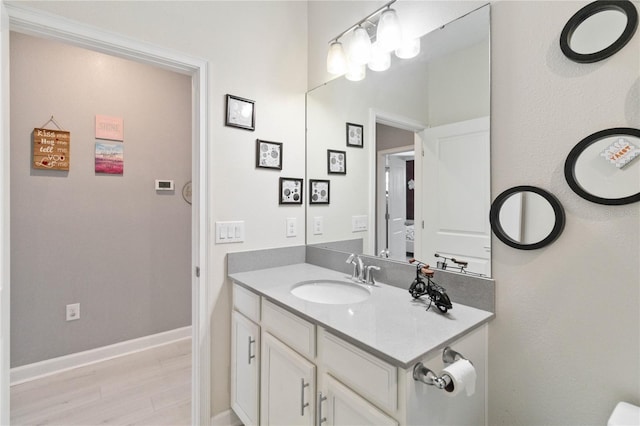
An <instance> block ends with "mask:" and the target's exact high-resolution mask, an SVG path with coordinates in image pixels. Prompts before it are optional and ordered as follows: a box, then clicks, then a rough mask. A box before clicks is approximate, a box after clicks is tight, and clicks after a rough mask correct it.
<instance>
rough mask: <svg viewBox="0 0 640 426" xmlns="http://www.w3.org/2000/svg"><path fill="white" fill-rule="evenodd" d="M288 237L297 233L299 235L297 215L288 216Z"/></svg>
mask: <svg viewBox="0 0 640 426" xmlns="http://www.w3.org/2000/svg"><path fill="white" fill-rule="evenodd" d="M286 235H287V237H295V236H296V235H298V225H297V223H296V218H295V217H288V218H287V232H286Z"/></svg>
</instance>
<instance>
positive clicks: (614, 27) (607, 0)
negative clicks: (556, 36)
mask: <svg viewBox="0 0 640 426" xmlns="http://www.w3.org/2000/svg"><path fill="white" fill-rule="evenodd" d="M637 27H638V11H637V10H636V8H635V6H634V5H633V3H631V2H630V1H629V0H599V1H595V2H593V3H589V4H588V5H586V6H585V7H583V8H582V9H580V10H579V11H578V12H576V13H575V15H573V16H572V17H571V19H569V21H567V23H566V24H565V26H564V28H563V29H562V34H561V35H560V48H561V49H562V53H564V54H565V56H566V57H567V58H569V59H571V60H572V61H575V62H580V63H591V62H597V61H601V60H603V59H605V58H608V57H609V56H611V55H613V54H614V53H616V52H617V51H619V50H620V49H622V48H623V47H624V46H625V45H626V44H627V43H628V42H629V40H631V38H632V37H633V34H634V33H635V31H636V28H637Z"/></svg>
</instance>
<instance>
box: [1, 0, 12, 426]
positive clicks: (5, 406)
mask: <svg viewBox="0 0 640 426" xmlns="http://www.w3.org/2000/svg"><path fill="white" fill-rule="evenodd" d="M0 56H2V68H1V69H0V140H1V141H2V143H1V145H0V424H2V425H8V424H9V247H10V242H9V16H8V15H7V11H6V9H5V7H4V4H2V3H0Z"/></svg>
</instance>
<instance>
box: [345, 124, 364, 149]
mask: <svg viewBox="0 0 640 426" xmlns="http://www.w3.org/2000/svg"><path fill="white" fill-rule="evenodd" d="M347 146H353V147H356V148H364V129H363V127H362V125H361V124H354V123H347Z"/></svg>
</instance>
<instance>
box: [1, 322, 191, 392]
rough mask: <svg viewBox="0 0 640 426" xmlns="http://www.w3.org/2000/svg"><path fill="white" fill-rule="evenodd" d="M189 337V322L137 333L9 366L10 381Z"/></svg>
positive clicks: (55, 371) (12, 382)
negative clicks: (111, 341) (140, 335)
mask: <svg viewBox="0 0 640 426" xmlns="http://www.w3.org/2000/svg"><path fill="white" fill-rule="evenodd" d="M190 337H191V326H187V327H182V328H176V329H174V330H169V331H164V332H162V333H158V334H152V335H150V336H144V337H139V338H137V339H132V340H127V341H125V342H119V343H115V344H113V345H108V346H102V347H100V348H95V349H90V350H88V351H83V352H77V353H75V354H69V355H64V356H61V357H57V358H52V359H47V360H44V361H40V362H34V363H33V364H27V365H22V366H20V367H15V368H12V369H11V379H10V380H11V385H12V386H13V385H17V384H19V383H24V382H28V381H30V380H34V379H39V378H41V377H45V376H49V375H51V374H55V373H60V372H62V371H65V370H70V369H72V368H77V367H81V366H84V365H88V364H93V363H96V362H99V361H105V360H107V359H111V358H117V357H119V356H123V355H128V354H131V353H134V352H140V351H143V350H145V349H150V348H153V347H156V346H162V345H166V344H168V343H171V342H175V341H176V340H181V339H186V338H190Z"/></svg>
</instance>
